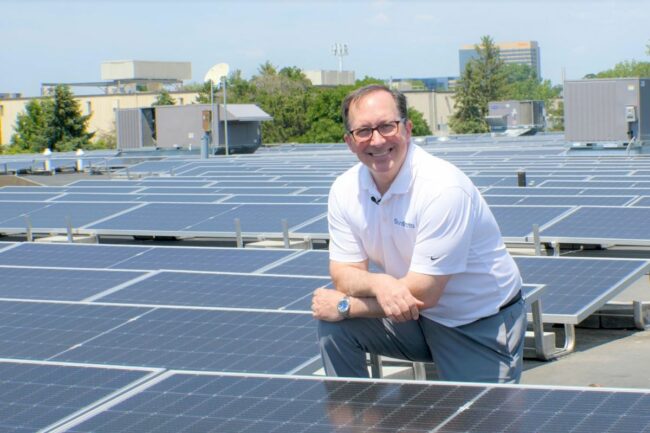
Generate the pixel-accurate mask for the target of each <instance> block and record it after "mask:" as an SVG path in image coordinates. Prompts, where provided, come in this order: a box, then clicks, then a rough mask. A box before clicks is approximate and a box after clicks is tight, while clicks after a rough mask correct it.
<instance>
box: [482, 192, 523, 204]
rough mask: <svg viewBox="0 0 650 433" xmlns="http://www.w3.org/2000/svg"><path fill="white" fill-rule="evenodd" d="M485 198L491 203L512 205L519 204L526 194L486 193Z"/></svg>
mask: <svg viewBox="0 0 650 433" xmlns="http://www.w3.org/2000/svg"><path fill="white" fill-rule="evenodd" d="M483 198H484V199H485V201H486V202H487V204H489V205H499V204H501V205H511V204H518V203H519V202H520V201H521V200H523V199H524V196H519V195H487V194H484V195H483Z"/></svg>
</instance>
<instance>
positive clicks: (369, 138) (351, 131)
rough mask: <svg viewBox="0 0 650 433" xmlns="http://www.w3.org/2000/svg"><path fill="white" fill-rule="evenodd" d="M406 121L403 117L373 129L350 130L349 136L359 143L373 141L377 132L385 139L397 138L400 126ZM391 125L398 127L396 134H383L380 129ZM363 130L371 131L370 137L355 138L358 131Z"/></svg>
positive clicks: (365, 127)
mask: <svg viewBox="0 0 650 433" xmlns="http://www.w3.org/2000/svg"><path fill="white" fill-rule="evenodd" d="M405 120H406V118H404V117H402V118H400V119H398V120H393V121H391V122H384V123H382V124H380V125H377V126H375V127H374V128H371V127H368V126H364V127H362V128H356V129H350V130H348V134H350V135H351V136H352V138H354V139H355V141H357V142H359V141H361V142H364V141H368V140H371V139H372V136H373V135H374V133H375V131H377V132H378V133H379V135H381V136H382V137H384V138H388V137H394V136H396V135H397V133H398V132H399V124H400V123H402V122H404V121H405ZM390 124H395V127H396V128H395V133H393V134H390V135H384V134H382V133H381V131H380V130H379V128H381V127H382V126H384V125H390ZM361 129H369V130H370V135H369V136H368V137H366V138H357V137H356V136H355V134H354V133H355V132H357V131H359V130H361Z"/></svg>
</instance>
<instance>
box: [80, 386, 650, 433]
mask: <svg viewBox="0 0 650 433" xmlns="http://www.w3.org/2000/svg"><path fill="white" fill-rule="evenodd" d="M649 406H650V393H648V392H646V391H644V390H639V391H637V392H630V391H623V392H617V391H612V390H598V389H583V390H580V389H557V388H555V389H554V388H539V387H538V388H532V387H526V386H521V385H512V386H505V387H498V388H497V387H490V386H480V385H470V384H468V385H452V384H444V383H435V382H434V383H408V382H403V383H396V382H384V381H380V382H371V381H364V382H362V381H354V380H336V381H334V380H328V379H306V378H289V377H287V378H283V377H250V376H248V377H247V376H241V375H240V376H237V375H230V376H226V375H210V376H207V375H206V376H201V375H197V374H183V373H177V374H174V375H173V376H171V377H168V378H166V379H165V380H163V381H160V382H158V383H156V384H155V385H153V386H151V387H149V388H147V389H146V390H144V391H142V392H140V393H138V394H136V395H133V396H131V397H130V398H128V399H126V400H124V401H121V402H120V403H119V404H117V405H115V406H112V407H110V408H108V409H106V410H105V411H102V412H99V413H98V414H96V415H95V416H93V417H92V418H90V419H85V420H83V421H82V422H81V424H78V425H76V426H74V427H72V428H71V429H70V430H68V431H69V432H71V433H81V432H84V433H86V432H94V433H127V432H132V431H133V429H134V428H138V427H139V428H145V427H146V428H147V430H148V431H156V432H159V433H189V432H215V433H216V432H237V433H239V432H277V433H280V432H282V433H299V432H300V433H329V432H348V431H349V432H355V433H394V432H397V431H400V432H405V433H429V432H432V431H435V432H448V433H452V432H457V433H461V432H462V433H504V432H505V433H524V432H526V433H527V432H569V431H571V432H576V433H577V432H589V433H604V432H616V433H639V432H647V431H650V414H649V412H648V407H649Z"/></svg>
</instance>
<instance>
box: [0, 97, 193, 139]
mask: <svg viewBox="0 0 650 433" xmlns="http://www.w3.org/2000/svg"><path fill="white" fill-rule="evenodd" d="M170 95H171V96H172V97H173V98H174V99H175V100H176V104H177V105H187V104H192V103H194V102H196V97H197V93H196V92H170ZM157 97H158V93H132V94H114V95H92V96H76V97H75V99H76V100H77V101H79V107H80V108H81V114H83V115H86V114H92V115H91V116H90V120H89V122H88V131H90V132H93V131H94V132H96V134H95V136H96V137H97V135H100V134H101V133H102V132H104V133H114V132H115V110H116V109H118V108H140V107H150V106H151V104H153V102H154V101H155V100H156V98H157ZM33 99H39V100H40V99H44V98H42V97H38V98H16V99H0V145H2V146H8V145H9V144H10V143H11V136H12V135H13V134H14V128H15V126H16V119H17V118H18V114H20V113H24V112H25V105H27V103H28V102H29V101H31V100H33Z"/></svg>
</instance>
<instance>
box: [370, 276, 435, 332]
mask: <svg viewBox="0 0 650 433" xmlns="http://www.w3.org/2000/svg"><path fill="white" fill-rule="evenodd" d="M386 277H387V278H384V279H382V280H383V281H382V284H381V285H379V286H377V287H376V288H375V294H376V297H377V302H378V303H379V305H380V306H381V308H382V310H383V311H384V314H385V315H386V317H387V318H389V319H392V320H393V321H395V322H407V321H409V320H417V319H418V317H419V316H420V309H421V308H422V307H424V303H423V302H422V301H420V300H419V299H417V298H416V297H415V296H413V295H412V294H411V291H410V290H409V288H408V286H407V285H406V284H405V283H404V282H403V281H401V280H397V279H395V278H392V277H390V276H388V275H386Z"/></svg>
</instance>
